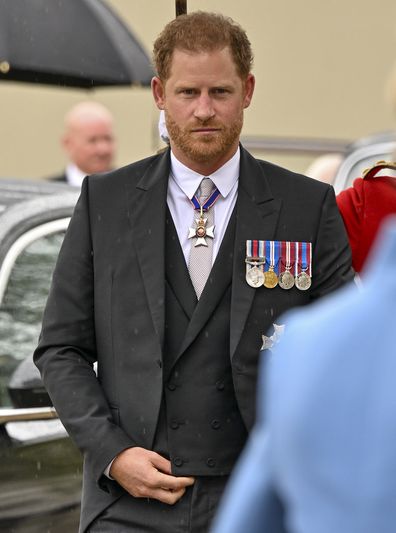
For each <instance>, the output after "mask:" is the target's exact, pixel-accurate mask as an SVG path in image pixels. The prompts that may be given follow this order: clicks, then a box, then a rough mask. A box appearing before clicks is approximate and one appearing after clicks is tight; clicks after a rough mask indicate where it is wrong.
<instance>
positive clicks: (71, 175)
mask: <svg viewBox="0 0 396 533" xmlns="http://www.w3.org/2000/svg"><path fill="white" fill-rule="evenodd" d="M62 147H63V149H64V151H65V153H66V155H67V158H68V160H69V162H68V164H67V166H66V169H65V172H64V173H63V174H61V175H60V176H55V177H53V178H52V179H53V180H56V181H66V182H67V183H68V184H69V185H74V186H75V187H80V186H81V183H82V181H83V179H84V178H85V176H87V175H89V174H97V173H100V172H107V171H108V170H111V169H112V167H113V161H114V156H115V138H114V131H113V117H112V115H111V113H110V111H109V110H108V109H107V108H106V107H105V106H104V105H102V104H100V103H98V102H80V103H78V104H77V105H75V106H74V107H72V108H71V109H70V111H69V112H68V113H67V114H66V116H65V129H64V134H63V136H62Z"/></svg>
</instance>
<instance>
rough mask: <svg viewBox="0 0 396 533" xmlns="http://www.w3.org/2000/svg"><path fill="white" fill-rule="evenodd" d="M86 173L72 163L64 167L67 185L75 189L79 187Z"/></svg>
mask: <svg viewBox="0 0 396 533" xmlns="http://www.w3.org/2000/svg"><path fill="white" fill-rule="evenodd" d="M85 176H86V173H85V172H83V171H82V170H80V169H79V168H78V167H77V166H76V165H75V164H74V163H69V164H68V165H67V167H66V177H67V183H68V184H69V185H74V186H75V187H81V184H82V182H83V179H84V178H85Z"/></svg>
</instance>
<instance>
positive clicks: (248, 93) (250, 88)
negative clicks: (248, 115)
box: [243, 73, 256, 109]
mask: <svg viewBox="0 0 396 533" xmlns="http://www.w3.org/2000/svg"><path fill="white" fill-rule="evenodd" d="M255 84H256V80H255V77H254V76H253V74H251V73H250V74H249V75H248V77H247V78H246V80H245V82H244V85H245V96H244V98H243V107H244V108H245V109H246V108H247V107H249V106H250V102H251V101H252V97H253V93H254V86H255Z"/></svg>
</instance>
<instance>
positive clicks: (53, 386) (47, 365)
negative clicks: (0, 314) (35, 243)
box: [34, 179, 134, 490]
mask: <svg viewBox="0 0 396 533" xmlns="http://www.w3.org/2000/svg"><path fill="white" fill-rule="evenodd" d="M88 184H89V179H86V180H85V181H84V183H83V186H82V191H81V196H80V198H79V201H78V202H77V205H76V208H75V211H74V214H73V216H72V219H71V221H70V225H69V228H68V230H67V232H66V236H65V239H64V242H63V245H62V247H61V250H60V253H59V257H58V261H57V264H56V267H55V271H54V275H53V279H52V284H51V289H50V292H49V296H48V301H47V305H46V309H45V312H44V317H43V325H42V331H41V335H40V340H39V345H38V347H37V349H36V350H35V353H34V361H35V363H36V365H37V367H38V368H39V370H40V372H41V375H42V379H43V382H44V385H45V387H46V389H47V391H48V393H49V395H50V397H51V400H52V402H53V404H54V407H55V409H56V411H57V413H58V415H59V417H60V419H61V420H62V422H63V424H64V425H65V428H66V430H67V431H68V432H69V434H70V435H71V437H72V438H73V440H74V441H75V442H76V444H77V446H78V447H79V448H80V450H81V451H82V453H83V454H84V459H85V461H86V462H87V463H88V466H89V468H90V469H91V470H92V472H93V474H94V475H95V478H96V479H97V480H98V482H100V485H101V486H102V488H105V490H109V489H108V484H109V483H110V484H111V483H112V482H110V481H107V480H106V479H105V478H104V476H102V474H103V472H104V470H105V468H106V466H107V465H108V464H109V463H110V461H111V460H112V459H113V458H114V457H115V456H116V455H117V454H118V453H120V452H121V451H122V450H123V449H125V448H128V447H131V446H133V445H134V443H133V442H131V439H130V438H129V437H128V436H127V435H126V434H125V433H124V432H123V431H122V429H121V428H120V427H119V426H118V425H116V424H115V423H114V421H113V419H112V415H111V411H110V409H109V406H108V403H107V400H106V397H105V395H104V393H103V390H102V388H101V386H100V383H99V381H98V380H97V377H96V374H95V372H94V370H93V364H94V362H95V361H96V344H95V327H94V289H93V281H94V280H93V277H94V270H93V250H92V243H91V230H90V221H89V194H88V189H89V187H88Z"/></svg>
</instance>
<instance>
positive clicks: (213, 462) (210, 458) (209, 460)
mask: <svg viewBox="0 0 396 533" xmlns="http://www.w3.org/2000/svg"><path fill="white" fill-rule="evenodd" d="M206 464H207V465H208V466H209V467H210V468H213V467H214V466H216V461H215V460H214V459H213V457H209V459H207V460H206Z"/></svg>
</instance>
